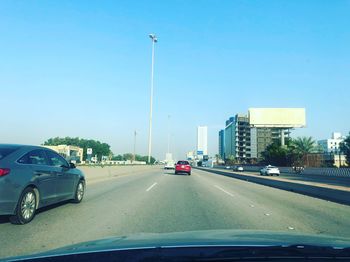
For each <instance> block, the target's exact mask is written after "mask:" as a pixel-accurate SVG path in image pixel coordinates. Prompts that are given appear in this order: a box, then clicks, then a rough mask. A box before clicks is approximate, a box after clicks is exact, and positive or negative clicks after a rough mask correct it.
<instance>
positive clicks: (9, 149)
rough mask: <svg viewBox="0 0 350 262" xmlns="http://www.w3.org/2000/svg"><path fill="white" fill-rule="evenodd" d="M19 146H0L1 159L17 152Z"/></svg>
mask: <svg viewBox="0 0 350 262" xmlns="http://www.w3.org/2000/svg"><path fill="white" fill-rule="evenodd" d="M17 149H18V147H0V160H1V159H4V158H5V157H6V156H8V155H9V154H11V153H13V152H15V151H16V150H17Z"/></svg>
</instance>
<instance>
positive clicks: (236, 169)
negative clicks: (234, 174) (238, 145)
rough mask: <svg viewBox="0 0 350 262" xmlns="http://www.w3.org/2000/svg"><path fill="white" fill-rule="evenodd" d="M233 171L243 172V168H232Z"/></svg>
mask: <svg viewBox="0 0 350 262" xmlns="http://www.w3.org/2000/svg"><path fill="white" fill-rule="evenodd" d="M233 171H238V172H243V171H244V168H243V166H236V167H234V169H233Z"/></svg>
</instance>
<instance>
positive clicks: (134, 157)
mask: <svg viewBox="0 0 350 262" xmlns="http://www.w3.org/2000/svg"><path fill="white" fill-rule="evenodd" d="M136 135H137V133H136V130H135V131H134V155H133V160H132V163H134V162H135V159H136Z"/></svg>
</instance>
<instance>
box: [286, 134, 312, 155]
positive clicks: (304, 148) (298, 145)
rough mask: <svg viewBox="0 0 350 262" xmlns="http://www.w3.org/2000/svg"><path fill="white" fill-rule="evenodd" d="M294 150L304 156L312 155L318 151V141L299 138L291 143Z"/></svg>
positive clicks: (309, 138) (310, 138)
mask: <svg viewBox="0 0 350 262" xmlns="http://www.w3.org/2000/svg"><path fill="white" fill-rule="evenodd" d="M291 143H292V145H293V146H294V149H295V150H296V151H297V152H298V153H301V154H303V155H306V154H310V153H313V152H315V151H316V141H315V140H314V139H313V138H312V137H311V136H310V137H305V136H304V137H297V138H296V139H292V141H291Z"/></svg>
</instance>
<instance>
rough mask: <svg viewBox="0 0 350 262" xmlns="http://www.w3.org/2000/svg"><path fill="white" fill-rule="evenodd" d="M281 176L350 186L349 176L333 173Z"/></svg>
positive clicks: (287, 174)
mask: <svg viewBox="0 0 350 262" xmlns="http://www.w3.org/2000/svg"><path fill="white" fill-rule="evenodd" d="M218 169H220V170H226V171H228V170H229V171H232V169H225V168H218ZM234 173H237V174H240V172H237V171H234ZM244 173H248V174H252V175H258V176H260V173H259V172H254V171H244ZM280 177H281V178H285V179H289V180H293V181H304V182H316V183H322V184H328V185H333V186H347V187H350V177H349V176H335V175H310V174H304V173H302V174H300V175H298V174H290V173H283V172H282V173H281V174H280Z"/></svg>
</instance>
